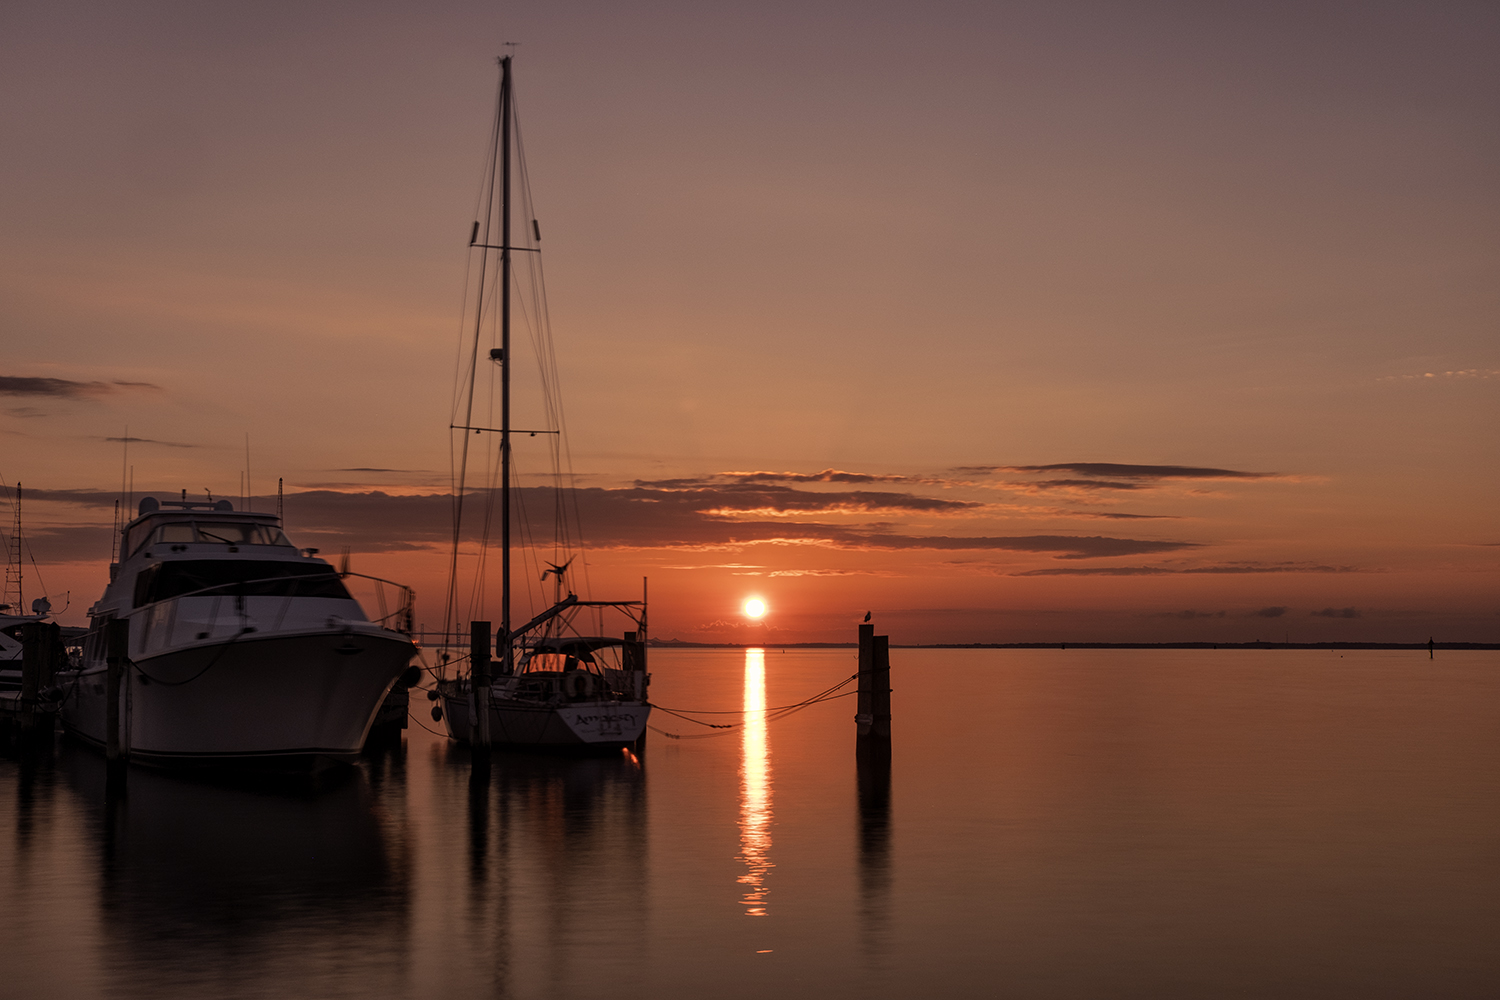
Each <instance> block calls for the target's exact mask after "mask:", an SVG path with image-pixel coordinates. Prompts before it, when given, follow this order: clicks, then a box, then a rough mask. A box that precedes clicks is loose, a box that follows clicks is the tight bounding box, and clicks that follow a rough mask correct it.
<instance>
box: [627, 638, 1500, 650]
mask: <svg viewBox="0 0 1500 1000" xmlns="http://www.w3.org/2000/svg"><path fill="white" fill-rule="evenodd" d="M647 645H648V646H650V647H651V648H652V649H770V648H775V649H856V648H858V644H857V643H853V642H683V641H682V640H680V639H651V640H649V641H648V642H647ZM891 648H892V649H1332V650H1338V649H1427V648H1429V647H1428V645H1427V643H1425V642H917V643H894V642H893V643H891ZM1431 648H1432V649H1434V650H1439V649H1442V650H1463V649H1500V642H1435V643H1433V644H1432V646H1431Z"/></svg>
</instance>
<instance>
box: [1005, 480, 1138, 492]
mask: <svg viewBox="0 0 1500 1000" xmlns="http://www.w3.org/2000/svg"><path fill="white" fill-rule="evenodd" d="M992 485H993V487H994V488H995V489H1001V490H1013V491H1015V492H1017V493H1042V492H1045V491H1047V490H1062V491H1065V492H1070V493H1097V492H1100V491H1103V490H1113V491H1116V492H1122V491H1127V490H1149V489H1150V488H1151V487H1149V486H1145V485H1143V484H1141V483H1111V482H1107V481H1105V480H1102V479H1042V480H1037V481H1034V482H1026V483H994V484H992Z"/></svg>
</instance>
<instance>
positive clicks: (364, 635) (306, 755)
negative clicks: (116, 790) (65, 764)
mask: <svg viewBox="0 0 1500 1000" xmlns="http://www.w3.org/2000/svg"><path fill="white" fill-rule="evenodd" d="M315 552H316V550H313V549H309V550H307V551H306V553H304V552H302V551H299V550H298V549H296V548H294V547H293V546H292V544H291V543H290V542H289V541H287V538H286V535H284V534H283V533H282V531H281V527H280V523H279V519H278V518H277V517H276V516H275V515H272V514H260V513H244V512H238V511H235V510H234V509H233V507H232V505H231V504H230V502H229V501H227V500H220V501H218V502H216V503H197V502H190V501H187V500H186V499H184V500H182V501H180V502H179V501H158V500H157V499H155V498H154V497H146V498H145V499H143V500H142V501H141V503H140V510H139V516H137V517H136V518H135V519H134V520H133V521H131V522H130V523H129V524H128V525H126V527H125V529H124V531H123V532H122V534H121V539H120V553H119V560H118V562H117V563H115V564H113V565H111V566H110V582H109V586H108V587H107V588H105V591H104V596H103V597H101V598H100V599H99V601H98V603H96V604H95V605H94V606H93V607H92V608H90V609H89V617H90V620H91V629H90V631H89V634H88V637H87V639H86V640H85V643H84V653H83V661H82V664H81V665H80V666H79V667H77V668H74V669H69V670H63V671H61V672H59V673H58V674H57V675H56V678H55V680H54V684H55V685H56V687H57V688H58V689H59V691H60V694H61V698H62V703H61V709H60V711H61V715H62V722H63V726H64V728H65V729H66V731H67V732H69V733H71V734H73V735H75V736H77V737H79V738H81V739H83V740H84V741H86V742H88V743H91V744H95V745H99V746H102V745H103V744H104V741H105V738H106V737H105V727H106V697H105V691H106V686H107V685H106V652H107V650H106V648H105V647H106V642H105V635H106V627H107V626H108V624H109V622H111V621H113V620H115V619H120V618H127V619H129V622H130V627H129V635H130V638H129V666H128V669H127V670H126V671H125V673H124V675H123V680H122V682H121V684H120V712H119V719H120V723H119V725H120V747H121V752H122V754H124V755H127V756H128V757H129V758H130V759H131V760H132V761H135V762H138V763H145V764H156V765H171V764H188V765H204V764H209V765H216V764H248V765H251V766H269V767H274V768H282V767H287V768H303V767H308V768H317V767H319V766H321V765H323V764H326V763H330V762H332V761H336V760H350V759H352V758H354V757H355V756H356V755H357V754H358V753H359V751H360V749H361V747H362V746H363V745H364V742H365V737H366V735H367V734H368V732H369V729H370V724H371V721H372V719H373V718H374V717H375V713H376V712H377V710H378V709H379V708H380V705H381V703H382V701H383V700H384V699H385V696H386V693H387V692H388V691H389V690H390V689H391V687H392V685H393V684H394V683H395V681H396V680H397V678H398V677H399V676H400V675H401V673H402V671H404V670H405V669H406V666H407V663H408V662H409V661H410V660H411V658H412V656H413V654H414V653H415V652H416V646H415V644H414V643H413V641H412V639H411V636H410V635H409V634H406V632H402V631H398V630H397V629H395V628H389V627H386V625H385V624H383V623H376V622H371V621H370V620H369V619H368V618H366V617H365V614H364V611H363V610H362V609H361V608H360V605H359V602H358V601H357V600H355V599H354V598H353V597H352V596H350V594H349V591H348V590H347V589H346V587H345V586H344V582H343V577H345V576H349V575H358V574H348V573H347V572H346V573H340V572H337V571H335V570H334V569H333V568H332V567H331V566H329V565H328V563H326V562H324V561H323V560H321V559H318V558H315V556H314V553H315ZM407 594H408V596H409V594H410V592H409V591H407ZM409 608H410V603H409V601H408V602H407V603H406V604H405V606H404V607H403V608H402V609H400V610H398V611H397V612H396V613H395V614H394V615H392V616H390V617H391V618H394V619H396V621H395V622H393V624H397V625H404V626H405V628H406V630H407V632H409V631H410V624H409V621H403V620H402V619H403V617H405V618H409Z"/></svg>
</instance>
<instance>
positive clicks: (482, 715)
mask: <svg viewBox="0 0 1500 1000" xmlns="http://www.w3.org/2000/svg"><path fill="white" fill-rule="evenodd" d="M469 691H470V694H471V696H472V697H471V698H470V699H469V704H470V709H471V711H472V712H473V715H472V716H471V718H472V720H473V725H471V726H470V727H469V746H470V749H471V750H472V752H473V762H474V767H476V768H481V769H487V768H488V767H489V766H490V623H489V622H470V623H469Z"/></svg>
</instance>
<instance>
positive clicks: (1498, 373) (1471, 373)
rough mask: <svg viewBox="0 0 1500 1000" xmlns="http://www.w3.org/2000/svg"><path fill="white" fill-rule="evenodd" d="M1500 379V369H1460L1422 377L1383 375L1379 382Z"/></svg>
mask: <svg viewBox="0 0 1500 1000" xmlns="http://www.w3.org/2000/svg"><path fill="white" fill-rule="evenodd" d="M1491 378H1500V368H1460V369H1457V370H1455V371H1446V372H1422V373H1421V374H1420V375H1383V376H1381V377H1380V378H1378V379H1376V381H1377V382H1405V381H1407V380H1420V379H1435V380H1436V379H1491Z"/></svg>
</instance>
